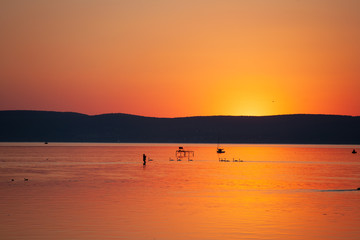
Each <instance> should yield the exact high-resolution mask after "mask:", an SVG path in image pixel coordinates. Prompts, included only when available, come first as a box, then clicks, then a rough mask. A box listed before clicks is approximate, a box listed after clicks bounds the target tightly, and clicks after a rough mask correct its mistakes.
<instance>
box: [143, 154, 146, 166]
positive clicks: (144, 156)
mask: <svg viewBox="0 0 360 240" xmlns="http://www.w3.org/2000/svg"><path fill="white" fill-rule="evenodd" d="M143 162H144V163H143V165H144V166H145V165H146V155H145V153H144V154H143Z"/></svg>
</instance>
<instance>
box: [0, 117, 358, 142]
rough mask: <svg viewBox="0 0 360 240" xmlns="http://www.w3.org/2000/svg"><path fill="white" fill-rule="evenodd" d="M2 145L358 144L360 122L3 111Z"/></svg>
mask: <svg viewBox="0 0 360 240" xmlns="http://www.w3.org/2000/svg"><path fill="white" fill-rule="evenodd" d="M0 142H49V143H50V142H67V143H71V142H74V143H84V142H87V143H175V144H177V143H178V144H181V143H183V144H188V143H192V144H197V143H199V144H207V143H218V142H220V143H221V144H308V145H314V144H320V145H329V144H332V145H357V144H360V117H357V116H356V117H353V116H340V115H307V114H297V115H278V116H263V117H251V116H207V117H206V116H205V117H185V118H153V117H142V116H136V115H129V114H121V113H120V114H102V115H95V116H90V115H85V114H79V113H68V112H48V111H0Z"/></svg>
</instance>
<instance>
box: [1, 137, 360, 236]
mask: <svg viewBox="0 0 360 240" xmlns="http://www.w3.org/2000/svg"><path fill="white" fill-rule="evenodd" d="M178 146H184V149H188V150H192V151H194V152H195V158H194V161H185V160H183V161H169V158H172V159H174V158H175V156H174V154H175V151H176V150H177V148H178ZM222 147H224V148H225V151H226V153H225V154H222V155H221V157H222V158H226V159H229V160H230V161H229V162H220V161H218V155H217V154H216V145H211V144H208V145H206V144H203V145H202V144H193V145H191V144H187V145H178V144H65V143H49V144H47V145H45V144H43V143H17V144H15V143H1V145H0V239H6V240H7V239H136V240H143V239H149V240H154V239H157V240H160V239H163V240H168V239H170V240H171V239H175V240H178V239H184V240H185V239H194V240H206V239H209V240H212V239H359V236H360V191H357V188H359V187H360V155H359V154H351V151H352V149H353V148H354V146H336V145H333V146H324V145H323V146H312V145H224V146H222ZM143 153H145V154H146V155H147V156H148V158H151V159H152V160H153V161H148V162H147V165H146V166H143V165H142V154H143ZM233 159H240V160H242V161H243V162H233ZM24 178H26V179H28V181H24ZM12 179H14V181H12Z"/></svg>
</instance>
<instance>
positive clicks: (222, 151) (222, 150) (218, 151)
mask: <svg viewBox="0 0 360 240" xmlns="http://www.w3.org/2000/svg"><path fill="white" fill-rule="evenodd" d="M216 152H217V153H225V150H224V149H223V148H219V147H218V148H217V150H216Z"/></svg>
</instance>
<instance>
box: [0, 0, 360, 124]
mask: <svg viewBox="0 0 360 240" xmlns="http://www.w3.org/2000/svg"><path fill="white" fill-rule="evenodd" d="M359 10H360V1H357V0H348V1H337V0H316V1H295V0H274V1H261V0H253V1H233V0H222V1H218V0H212V1H205V0H191V1H190V0H184V1H169V0H156V1H144V0H131V1H130V0H129V1H128V0H123V1H112V0H104V1H95V0H93V1H70V0H64V1H41V0H35V1H25V0H18V1H12V0H5V1H1V3H0V31H1V33H2V37H1V39H0V51H1V57H0V110H52V111H73V112H80V113H85V114H101V113H110V112H116V113H129V114H137V115H144V116H155V117H183V116H197V115H259V116H260V115H275V114H296V113H309V114H341V115H360V94H359V93H358V92H359V90H360V72H359V69H360V66H359V64H360V45H359V42H360V14H359Z"/></svg>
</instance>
